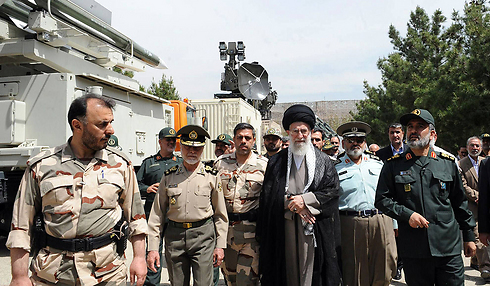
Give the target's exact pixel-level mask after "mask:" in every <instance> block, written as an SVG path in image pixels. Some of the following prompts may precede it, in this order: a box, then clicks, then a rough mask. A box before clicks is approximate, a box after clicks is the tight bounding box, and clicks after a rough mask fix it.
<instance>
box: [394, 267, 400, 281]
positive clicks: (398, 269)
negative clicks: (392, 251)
mask: <svg viewBox="0 0 490 286" xmlns="http://www.w3.org/2000/svg"><path fill="white" fill-rule="evenodd" d="M393 279H394V280H400V279H402V269H401V268H397V269H396V275H395V277H393Z"/></svg>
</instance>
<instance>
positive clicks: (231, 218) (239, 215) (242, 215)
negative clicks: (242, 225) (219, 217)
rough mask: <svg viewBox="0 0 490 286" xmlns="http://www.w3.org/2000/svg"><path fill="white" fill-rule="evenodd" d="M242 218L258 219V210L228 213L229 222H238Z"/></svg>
mask: <svg viewBox="0 0 490 286" xmlns="http://www.w3.org/2000/svg"><path fill="white" fill-rule="evenodd" d="M242 220H248V221H257V211H255V210H251V211H248V212H246V213H228V221H229V222H237V221H242Z"/></svg>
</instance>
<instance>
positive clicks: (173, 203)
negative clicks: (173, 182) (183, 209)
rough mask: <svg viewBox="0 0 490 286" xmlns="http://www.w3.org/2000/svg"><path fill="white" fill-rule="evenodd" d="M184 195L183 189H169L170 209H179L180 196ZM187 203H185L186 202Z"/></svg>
mask: <svg viewBox="0 0 490 286" xmlns="http://www.w3.org/2000/svg"><path fill="white" fill-rule="evenodd" d="M181 194H182V189H181V188H167V197H168V201H169V208H178V207H179V202H180V200H181V199H180V195H181ZM184 203H185V202H184Z"/></svg>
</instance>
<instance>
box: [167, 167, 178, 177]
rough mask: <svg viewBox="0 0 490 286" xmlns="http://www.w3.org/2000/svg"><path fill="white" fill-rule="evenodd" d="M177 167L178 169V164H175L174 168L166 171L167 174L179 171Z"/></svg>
mask: <svg viewBox="0 0 490 286" xmlns="http://www.w3.org/2000/svg"><path fill="white" fill-rule="evenodd" d="M177 169H178V168H177V166H173V167H172V168H170V169H168V170H167V171H165V175H170V174H171V173H174V172H175V171H177Z"/></svg>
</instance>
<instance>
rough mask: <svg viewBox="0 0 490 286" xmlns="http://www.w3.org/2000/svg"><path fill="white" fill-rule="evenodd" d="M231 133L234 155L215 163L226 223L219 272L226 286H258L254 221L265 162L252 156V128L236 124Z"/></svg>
mask: <svg viewBox="0 0 490 286" xmlns="http://www.w3.org/2000/svg"><path fill="white" fill-rule="evenodd" d="M233 132H234V137H233V140H234V142H235V146H236V151H235V152H234V153H232V154H228V155H223V156H221V157H220V158H218V160H217V161H216V162H215V166H216V168H218V169H219V171H220V176H221V180H222V182H223V194H224V196H225V200H226V208H227V211H228V219H229V220H230V227H229V229H228V239H227V247H226V250H225V261H224V263H223V265H222V266H221V268H222V270H223V273H224V274H225V276H226V280H227V282H228V285H230V286H232V285H233V286H235V285H238V286H241V285H258V283H259V279H258V265H259V248H258V243H257V241H256V240H255V221H256V220H257V211H258V207H259V198H260V191H261V190H262V182H263V181H264V173H265V169H266V167H267V161H268V160H267V159H266V158H265V157H262V156H258V155H256V154H255V153H254V152H252V146H253V145H254V143H255V130H254V128H253V126H252V125H250V124H248V123H239V124H238V125H237V126H236V127H235V129H234V131H233ZM278 140H279V139H278ZM279 141H280V140H279Z"/></svg>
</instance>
